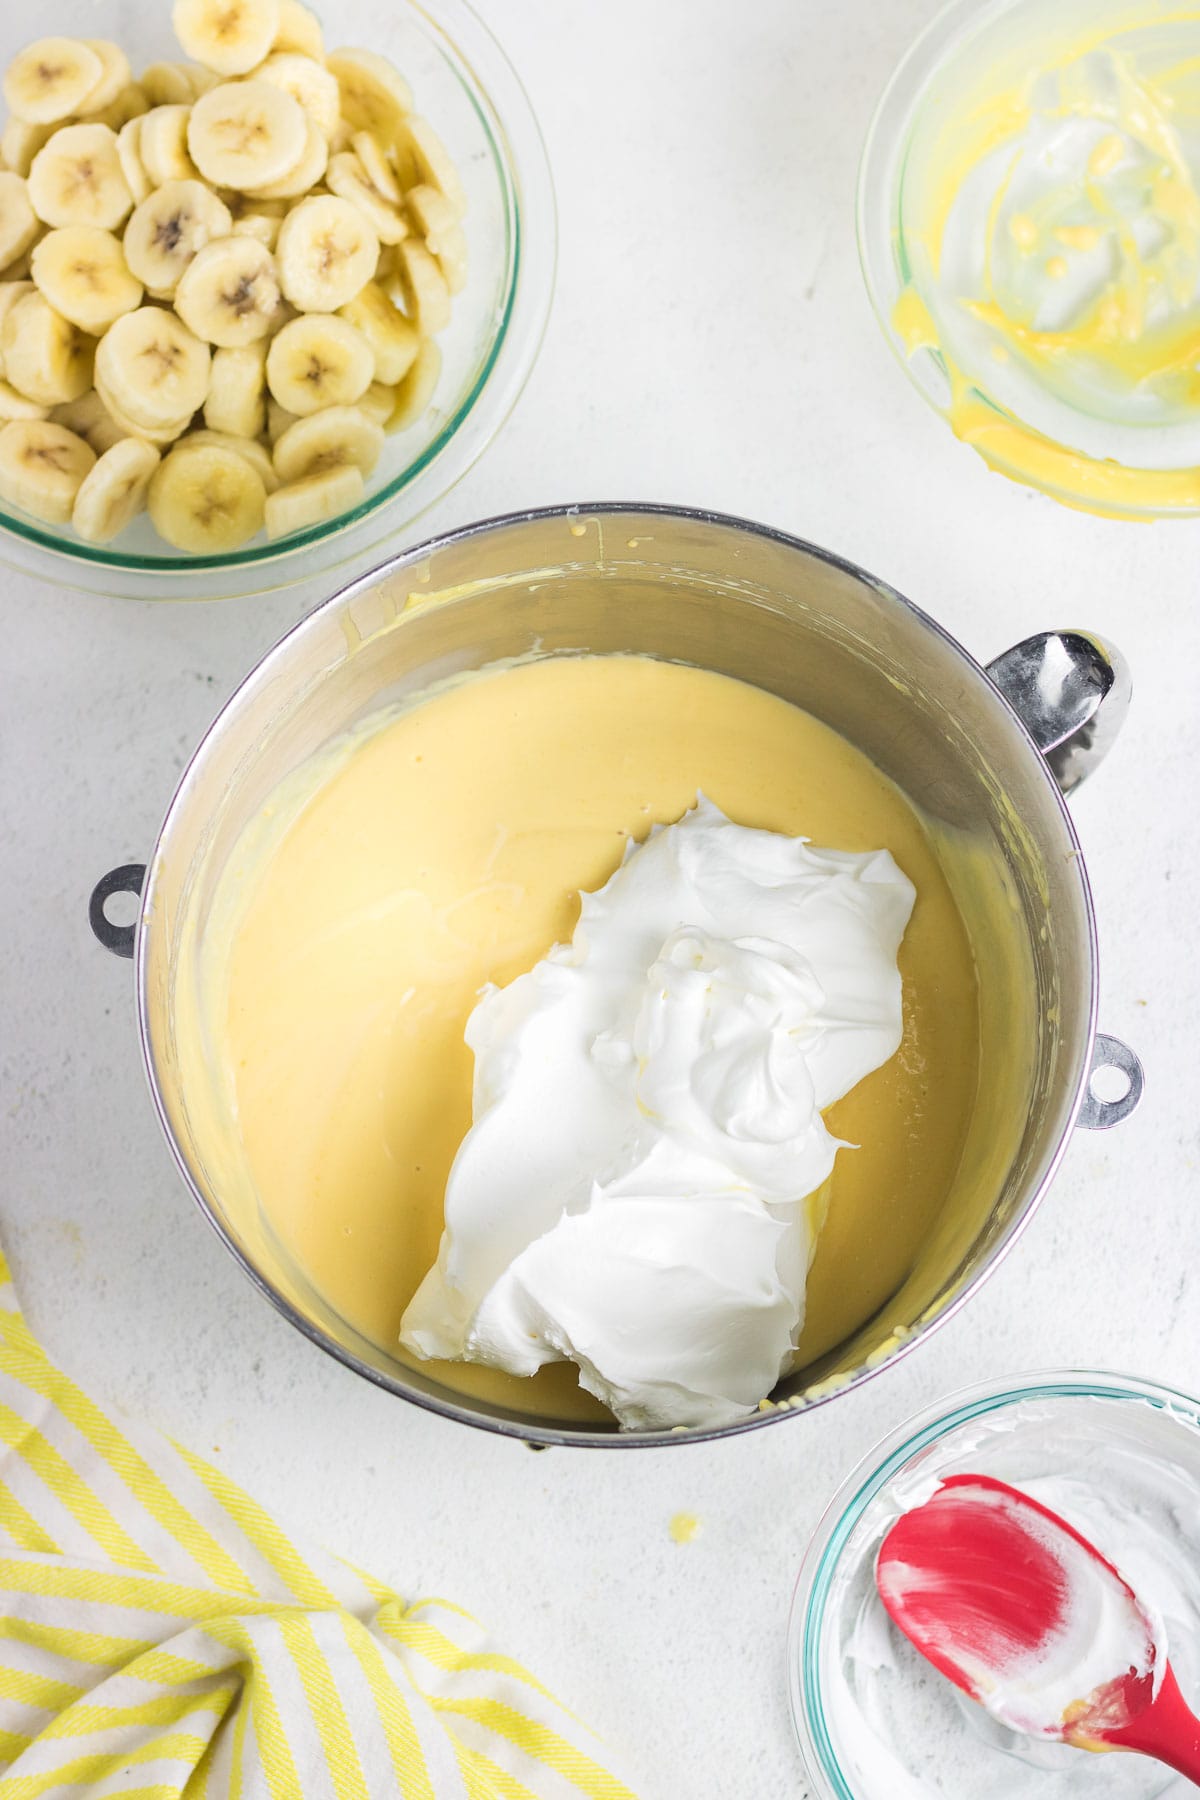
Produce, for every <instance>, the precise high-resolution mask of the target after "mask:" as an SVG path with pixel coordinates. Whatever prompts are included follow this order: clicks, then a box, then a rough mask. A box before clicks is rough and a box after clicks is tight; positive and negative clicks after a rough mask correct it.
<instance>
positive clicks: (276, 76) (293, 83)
mask: <svg viewBox="0 0 1200 1800" xmlns="http://www.w3.org/2000/svg"><path fill="white" fill-rule="evenodd" d="M254 79H255V80H256V81H269V82H271V83H272V85H273V86H274V87H277V88H282V90H283V92H284V93H285V94H290V95H291V97H292V99H293V100H295V101H296V103H297V104H298V105H299V106H300V107H301V108H302V110H303V111H304V112H305V113H307V115H308V117H309V118H310V119H311V120H312V122H313V124H314V125H316V126H317V127H318V128H319V129H320V130H321V131H322V132H323V133H324V135H325V137H326V138H329V137H331V136H332V135H333V130H334V127H335V126H336V124H337V122H338V118H339V117H340V112H341V94H340V90H339V88H338V84H337V80H336V78H335V77H334V76H333V75H331V74H330V72H329V70H328V69H327V68H326V67H325V66H324V64H323V63H321V62H318V61H317V60H316V59H315V58H314V57H311V56H301V55H299V54H298V53H297V52H296V51H275V52H273V53H272V55H270V56H268V58H267V60H266V62H265V63H263V65H262V67H261V68H260V69H255V71H254Z"/></svg>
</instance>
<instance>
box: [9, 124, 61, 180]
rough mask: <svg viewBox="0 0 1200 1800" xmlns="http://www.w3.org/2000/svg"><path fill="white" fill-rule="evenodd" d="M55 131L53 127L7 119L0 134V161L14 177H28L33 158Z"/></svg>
mask: <svg viewBox="0 0 1200 1800" xmlns="http://www.w3.org/2000/svg"><path fill="white" fill-rule="evenodd" d="M56 129H57V127H56V126H54V125H26V123H25V121H24V120H23V119H9V120H8V121H7V123H6V124H5V127H4V130H3V132H0V161H3V163H4V167H5V168H6V169H9V170H11V171H12V173H13V174H14V175H28V173H29V171H30V169H31V168H32V167H33V159H34V157H35V156H36V155H37V153H38V151H39V150H40V149H41V147H42V145H43V144H44V143H46V142H47V140H48V139H49V138H52V137H53V136H54V133H55V130H56Z"/></svg>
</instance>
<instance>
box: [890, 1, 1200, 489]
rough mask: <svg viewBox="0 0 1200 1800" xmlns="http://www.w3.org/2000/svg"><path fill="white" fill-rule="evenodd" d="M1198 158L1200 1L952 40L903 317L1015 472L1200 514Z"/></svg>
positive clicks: (924, 106)
mask: <svg viewBox="0 0 1200 1800" xmlns="http://www.w3.org/2000/svg"><path fill="white" fill-rule="evenodd" d="M1198 146H1200V10H1197V9H1196V8H1195V7H1188V6H1172V5H1167V4H1165V3H1164V0H1151V3H1150V4H1147V5H1144V6H1141V7H1138V8H1133V7H1131V6H1129V5H1128V4H1127V3H1126V4H1122V3H1121V0H1055V3H1054V4H1052V5H1049V4H1046V3H1045V0H1015V3H1014V4H1012V5H1010V6H1009V7H1008V8H1007V9H1003V10H996V9H991V10H990V11H989V12H988V15H987V16H986V17H983V16H982V15H979V16H978V17H976V18H972V19H970V20H966V19H965V18H964V24H963V28H962V29H961V30H960V31H959V32H958V34H957V36H955V37H953V39H951V40H949V48H948V50H947V51H946V53H945V54H944V56H943V58H942V60H941V61H940V62H939V64H938V66H937V68H936V70H935V71H934V72H933V74H932V75H931V76H930V77H929V79H928V81H927V82H926V84H925V86H924V88H923V89H922V91H921V93H920V96H919V100H918V102H917V103H916V104H915V105H914V107H913V109H912V114H911V118H910V119H909V120H908V121H906V126H905V131H904V146H903V158H902V164H901V173H900V175H899V177H898V183H897V191H896V194H895V197H894V228H895V262H896V265H897V269H898V272H899V276H900V279H901V282H902V287H901V291H900V293H899V296H898V298H897V299H896V300H895V302H894V304H893V305H892V311H891V324H892V329H893V331H894V333H895V335H896V338H897V339H898V340H899V342H900V344H901V346H902V347H903V349H904V350H905V352H906V353H907V355H909V356H910V357H916V358H918V359H919V361H918V370H919V374H920V379H921V381H922V385H923V386H925V385H927V384H928V386H929V388H930V389H931V390H932V389H935V388H936V390H937V391H938V392H939V394H940V395H941V396H942V398H943V403H944V410H945V411H946V415H947V417H948V419H949V422H950V424H951V426H952V427H953V429H954V430H955V432H956V433H957V434H958V435H959V436H960V437H961V438H963V439H964V441H965V442H967V443H969V444H971V445H972V446H973V447H974V448H975V449H976V450H978V451H979V453H980V454H981V455H982V456H983V457H984V458H985V460H986V461H987V462H988V463H989V464H990V465H991V466H992V467H993V468H995V469H997V470H999V471H1000V472H1001V473H1003V474H1005V475H1008V476H1011V477H1013V478H1014V479H1017V480H1020V481H1024V482H1027V483H1029V484H1030V485H1033V486H1036V487H1039V488H1042V489H1043V490H1045V491H1046V492H1048V493H1050V494H1053V495H1054V497H1055V498H1057V499H1059V500H1062V501H1065V502H1066V503H1067V504H1070V505H1074V506H1078V507H1082V508H1085V509H1087V510H1090V511H1094V512H1099V513H1106V514H1113V515H1118V516H1153V515H1156V514H1160V513H1192V512H1196V511H1200V374H1198V372H1197V369H1198V359H1200V148H1198ZM869 178H870V179H876V178H877V176H876V175H871V176H870V177H869ZM867 179H868V176H867V175H864V181H866V180H867Z"/></svg>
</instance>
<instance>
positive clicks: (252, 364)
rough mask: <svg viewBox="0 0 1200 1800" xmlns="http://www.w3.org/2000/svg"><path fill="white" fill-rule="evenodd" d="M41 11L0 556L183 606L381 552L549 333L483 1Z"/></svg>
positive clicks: (5, 301) (8, 349)
mask: <svg viewBox="0 0 1200 1800" xmlns="http://www.w3.org/2000/svg"><path fill="white" fill-rule="evenodd" d="M31 23H32V17H31V15H30V14H29V13H27V12H26V10H25V9H24V8H18V7H15V6H13V7H6V8H4V9H3V14H2V17H0V70H2V94H0V559H3V560H5V561H7V562H9V563H10V564H13V565H16V566H17V567H20V568H22V569H25V570H28V571H30V572H32V573H34V574H37V575H39V576H43V577H46V578H48V579H51V580H53V581H54V582H55V583H56V584H57V585H59V586H68V587H69V586H75V587H78V588H83V589H87V590H91V591H93V592H98V593H105V594H116V595H125V596H129V597H131V598H136V599H166V600H173V599H224V598H232V597H234V596H237V595H246V594H254V593H262V592H266V591H268V590H269V589H272V588H278V587H283V586H286V585H288V584H289V583H291V582H294V581H298V580H301V579H304V580H308V579H311V578H312V577H314V576H320V575H322V574H324V573H325V572H326V571H328V570H331V569H334V568H339V567H342V566H343V565H345V564H347V563H350V562H352V561H355V560H365V559H366V558H367V557H368V556H369V555H370V553H371V552H372V551H373V550H375V548H376V547H377V546H378V545H379V544H380V543H381V542H382V541H383V540H384V539H386V538H387V537H389V536H390V535H392V534H393V533H394V532H396V531H398V530H400V529H402V528H403V527H404V526H406V525H408V524H409V523H410V522H411V521H412V520H413V519H414V518H416V517H417V515H418V514H419V513H420V512H422V511H423V510H424V509H425V508H426V507H427V506H429V505H431V504H432V502H433V501H434V500H436V499H438V498H439V497H440V496H441V495H442V494H444V493H445V492H446V491H447V489H448V488H450V487H451V486H452V485H453V484H454V482H455V481H457V480H458V479H459V477H460V476H461V475H462V474H463V473H464V472H465V470H466V469H467V468H468V467H469V466H470V465H471V463H472V462H473V461H474V460H475V458H476V457H477V456H478V455H479V454H480V453H481V451H482V450H483V449H484V448H485V447H486V445H487V444H488V443H489V442H490V441H491V439H492V437H493V436H494V435H495V433H496V431H497V430H498V429H499V427H500V426H501V424H502V423H503V422H504V420H505V418H506V417H507V415H508V413H509V411H510V410H511V408H512V406H513V405H514V404H515V402H516V400H517V397H518V395H519V394H520V392H521V389H522V388H523V386H524V384H525V381H526V379H527V377H528V375H529V372H530V369H531V368H532V366H533V362H534V359H535V357H536V355H537V352H538V348H539V346H540V343H541V339H542V334H543V331H544V329H545V324H546V318H547V314H548V312H549V306H550V298H551V293H552V290H553V285H554V267H555V253H556V223H555V207H554V190H553V185H552V182H551V178H550V172H549V168H548V166H547V162H546V155H545V150H544V147H543V144H542V140H541V136H540V133H539V131H538V128H537V124H536V122H535V120H534V117H533V114H532V111H531V109H530V106H529V102H528V99H527V98H526V96H525V93H524V90H523V89H522V87H521V84H520V82H519V81H518V79H517V77H516V75H515V74H514V72H513V70H512V68H511V66H510V65H509V63H508V62H507V60H506V58H505V57H504V54H503V52H502V51H501V50H500V48H499V46H498V45H497V44H496V42H495V40H494V39H493V38H492V37H491V36H490V34H489V33H488V31H487V29H486V28H485V27H484V25H483V24H482V23H481V21H480V20H479V19H478V18H477V17H476V16H475V14H474V13H473V12H472V11H471V9H470V7H469V6H468V5H467V4H466V0H437V5H436V8H435V10H434V12H431V13H427V12H426V11H425V10H424V9H423V8H422V7H421V6H420V5H418V4H416V3H415V0H317V6H316V7H310V6H309V5H307V4H305V3H302V0H174V5H173V6H172V5H168V4H166V3H165V0H149V3H145V0H143V4H141V5H130V4H129V3H128V0H47V4H46V8H45V10H44V12H40V13H38V15H37V26H38V27H39V28H40V29H41V32H42V35H40V36H37V35H35V33H34V31H33V30H31V29H30V26H31ZM100 34H103V35H100Z"/></svg>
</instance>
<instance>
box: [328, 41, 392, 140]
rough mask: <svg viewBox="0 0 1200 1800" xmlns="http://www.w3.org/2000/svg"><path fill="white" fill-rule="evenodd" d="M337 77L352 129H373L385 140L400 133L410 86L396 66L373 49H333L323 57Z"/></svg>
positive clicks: (345, 116)
mask: <svg viewBox="0 0 1200 1800" xmlns="http://www.w3.org/2000/svg"><path fill="white" fill-rule="evenodd" d="M325 66H326V68H327V69H328V70H329V73H330V74H331V75H333V76H336V78H337V84H338V87H339V88H340V89H341V95H342V116H343V118H345V119H346V120H347V121H348V123H349V124H350V125H352V126H353V128H354V129H355V131H372V132H374V133H375V136H376V137H379V138H382V139H383V141H384V142H385V143H388V144H390V143H392V142H394V140H395V139H396V138H397V137H399V135H400V133H401V131H402V129H403V126H404V121H405V119H406V118H407V117H408V115H409V113H411V111H412V104H413V100H412V89H411V88H410V87H409V85H408V83H407V81H405V79H404V77H403V75H401V74H400V72H399V70H397V69H394V68H393V67H392V65H391V63H390V62H388V60H387V58H386V57H384V56H379V55H377V54H376V52H375V51H374V50H332V51H330V53H329V55H328V56H327V57H326V59H325Z"/></svg>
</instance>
